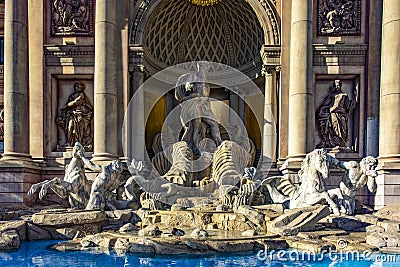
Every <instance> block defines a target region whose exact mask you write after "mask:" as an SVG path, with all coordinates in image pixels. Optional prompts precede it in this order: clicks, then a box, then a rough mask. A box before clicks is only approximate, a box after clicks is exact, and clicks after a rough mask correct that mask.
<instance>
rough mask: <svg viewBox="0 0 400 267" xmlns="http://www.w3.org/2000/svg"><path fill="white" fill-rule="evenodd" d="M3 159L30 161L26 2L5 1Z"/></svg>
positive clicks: (19, 0) (21, 0) (17, 0)
mask: <svg viewBox="0 0 400 267" xmlns="http://www.w3.org/2000/svg"><path fill="white" fill-rule="evenodd" d="M4 33H5V36H4V113H5V115H4V154H3V160H21V161H26V160H30V155H29V95H28V86H29V83H28V76H29V75H28V1H27V0H7V1H6V2H5V22H4Z"/></svg>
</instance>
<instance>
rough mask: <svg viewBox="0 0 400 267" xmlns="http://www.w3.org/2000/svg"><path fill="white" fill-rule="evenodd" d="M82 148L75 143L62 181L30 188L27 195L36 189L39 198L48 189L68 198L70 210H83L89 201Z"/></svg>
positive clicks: (88, 188)
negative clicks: (38, 190)
mask: <svg viewBox="0 0 400 267" xmlns="http://www.w3.org/2000/svg"><path fill="white" fill-rule="evenodd" d="M84 151H85V150H84V148H83V146H82V145H81V144H80V143H79V142H76V143H75V146H74V147H73V150H72V159H71V162H70V163H69V164H68V165H67V167H66V169H65V176H64V179H61V178H59V177H55V178H53V179H52V180H46V181H43V182H40V183H37V184H34V185H32V186H31V188H30V190H29V191H28V195H33V194H34V193H35V191H36V190H37V189H38V188H41V189H40V192H39V198H40V199H43V197H44V196H45V195H46V194H47V191H48V189H49V188H50V189H51V190H52V191H54V193H56V194H57V195H58V196H60V197H61V198H68V200H69V203H70V205H71V208H78V209H84V208H85V207H86V204H87V202H88V199H89V192H90V184H89V181H88V179H87V178H86V176H85V167H84V163H83V161H82V157H81V156H80V155H83V152H84Z"/></svg>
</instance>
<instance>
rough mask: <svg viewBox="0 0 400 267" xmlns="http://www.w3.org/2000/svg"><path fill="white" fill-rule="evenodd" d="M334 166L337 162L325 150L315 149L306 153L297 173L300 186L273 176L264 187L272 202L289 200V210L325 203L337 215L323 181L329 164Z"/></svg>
mask: <svg viewBox="0 0 400 267" xmlns="http://www.w3.org/2000/svg"><path fill="white" fill-rule="evenodd" d="M330 162H331V163H333V164H335V165H338V164H339V161H338V160H337V159H335V158H334V157H331V156H329V155H328V154H327V152H326V150H325V149H315V150H313V151H312V152H310V153H308V154H307V156H306V157H305V159H304V160H303V162H302V163H301V170H300V171H299V172H298V175H299V178H300V185H294V184H292V183H291V182H290V180H289V178H287V177H284V176H274V177H268V178H267V179H265V180H264V181H263V182H262V184H263V185H266V186H267V188H268V190H269V192H270V195H271V198H272V199H273V200H274V202H281V201H282V200H285V199H286V200H287V199H289V200H290V208H301V207H309V206H312V205H316V204H320V203H323V202H326V203H327V204H328V205H329V206H330V208H331V209H332V211H333V213H334V214H339V209H338V207H337V205H336V204H335V202H334V201H333V200H332V199H331V198H330V197H329V195H328V193H327V192H326V190H325V186H324V180H325V179H327V178H328V177H329V163H330Z"/></svg>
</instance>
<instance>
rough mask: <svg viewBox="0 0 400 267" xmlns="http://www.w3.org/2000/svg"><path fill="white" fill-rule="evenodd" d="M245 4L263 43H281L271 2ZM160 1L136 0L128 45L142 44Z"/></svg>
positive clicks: (259, 1) (276, 15) (261, 1)
mask: <svg viewBox="0 0 400 267" xmlns="http://www.w3.org/2000/svg"><path fill="white" fill-rule="evenodd" d="M243 1H244V2H247V3H248V4H249V5H250V6H251V8H252V9H253V11H254V13H255V14H256V15H257V17H258V20H259V23H260V25H261V27H262V28H263V31H264V43H265V44H267V45H279V44H280V43H281V32H280V31H281V30H280V24H281V23H280V17H279V15H278V12H277V10H276V7H275V4H274V3H273V0H243ZM161 2H162V0H136V1H134V5H135V12H133V16H132V24H131V27H130V34H129V43H130V44H132V45H140V44H142V43H143V33H144V28H145V26H146V23H147V20H148V19H149V17H150V15H151V14H152V12H153V11H154V9H155V8H156V7H157V6H158V5H159V4H160V3H161Z"/></svg>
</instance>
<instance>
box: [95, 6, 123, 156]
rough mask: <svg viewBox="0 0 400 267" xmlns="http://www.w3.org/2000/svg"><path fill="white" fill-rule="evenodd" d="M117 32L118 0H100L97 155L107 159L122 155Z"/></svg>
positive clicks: (96, 111) (97, 37)
mask: <svg viewBox="0 0 400 267" xmlns="http://www.w3.org/2000/svg"><path fill="white" fill-rule="evenodd" d="M115 36H116V0H97V1H96V21H95V64H94V65H95V66H94V69H95V73H94V154H93V159H94V160H95V161H97V162H104V163H106V162H108V161H110V160H112V159H115V158H117V157H118V155H117V154H118V134H117V133H118V130H117V125H118V124H117V106H118V104H117V103H118V101H117V97H118V95H117V82H116V52H115Z"/></svg>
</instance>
